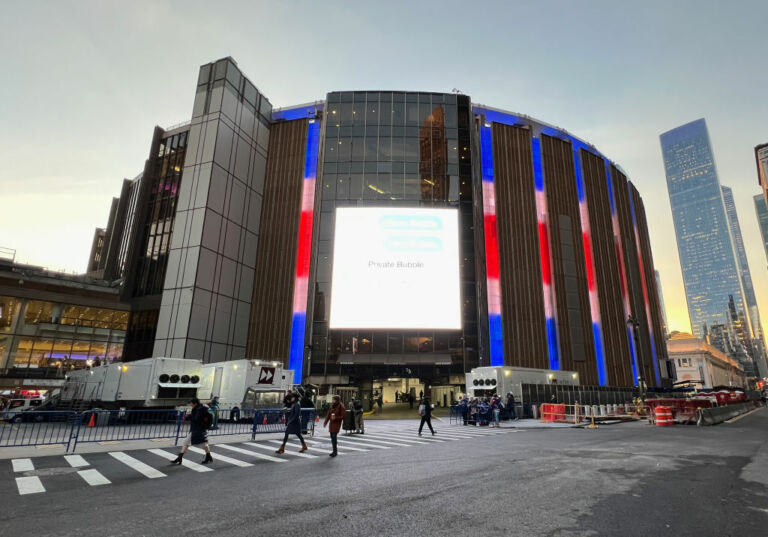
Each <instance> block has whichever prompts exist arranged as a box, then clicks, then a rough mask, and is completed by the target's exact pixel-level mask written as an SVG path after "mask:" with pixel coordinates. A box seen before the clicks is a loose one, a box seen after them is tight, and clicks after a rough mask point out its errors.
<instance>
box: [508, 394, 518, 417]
mask: <svg viewBox="0 0 768 537" xmlns="http://www.w3.org/2000/svg"><path fill="white" fill-rule="evenodd" d="M507 409H508V412H509V419H510V420H517V413H516V412H515V394H513V393H512V392H509V393H508V394H507Z"/></svg>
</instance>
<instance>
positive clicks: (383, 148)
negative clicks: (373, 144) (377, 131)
mask: <svg viewBox="0 0 768 537" xmlns="http://www.w3.org/2000/svg"><path fill="white" fill-rule="evenodd" d="M391 158H392V138H388V137H387V138H383V137H382V138H379V157H378V159H379V160H390V159H391Z"/></svg>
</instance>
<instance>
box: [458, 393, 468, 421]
mask: <svg viewBox="0 0 768 537" xmlns="http://www.w3.org/2000/svg"><path fill="white" fill-rule="evenodd" d="M459 413H460V414H461V419H462V421H463V422H464V425H466V424H467V415H468V414H469V401H467V398H466V396H465V397H462V398H461V400H460V401H459Z"/></svg>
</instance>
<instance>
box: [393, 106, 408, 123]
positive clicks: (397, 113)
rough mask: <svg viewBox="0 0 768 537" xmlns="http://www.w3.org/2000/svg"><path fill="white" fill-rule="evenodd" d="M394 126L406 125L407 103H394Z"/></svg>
mask: <svg viewBox="0 0 768 537" xmlns="http://www.w3.org/2000/svg"><path fill="white" fill-rule="evenodd" d="M392 125H405V103H404V102H399V103H397V102H396V103H392Z"/></svg>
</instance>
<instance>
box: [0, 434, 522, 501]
mask: <svg viewBox="0 0 768 537" xmlns="http://www.w3.org/2000/svg"><path fill="white" fill-rule="evenodd" d="M513 431H514V429H485V428H483V429H480V428H475V427H458V426H452V427H442V428H441V429H440V430H439V431H438V434H437V435H431V434H429V432H426V433H425V434H424V435H423V436H418V435H417V434H416V432H415V431H414V430H413V428H408V429H406V428H405V427H404V426H403V425H402V424H390V425H387V424H382V425H378V424H377V425H374V426H369V427H368V430H367V431H366V432H365V434H364V435H346V434H339V436H338V453H339V455H359V456H365V455H366V454H368V453H371V452H374V451H379V450H390V449H403V448H409V447H414V448H424V447H429V446H436V445H437V444H443V443H446V442H453V441H458V440H469V439H474V438H478V437H492V436H496V435H502V434H507V433H510V432H513ZM323 433H324V432H322V433H319V434H318V435H317V436H314V437H308V438H306V442H307V451H305V452H303V453H301V452H299V448H300V443H299V441H298V440H297V439H296V438H295V437H294V438H292V439H291V440H289V443H288V445H287V446H286V450H285V453H283V454H281V455H277V454H275V450H276V449H277V448H278V447H279V446H280V444H281V441H280V440H272V439H263V440H258V441H253V442H237V443H233V444H216V445H213V446H211V452H212V455H213V461H214V462H213V463H212V464H201V462H199V461H201V460H202V459H201V458H198V456H202V455H204V454H205V452H204V450H202V449H200V448H198V447H194V446H193V447H191V448H190V450H189V453H188V454H187V455H186V456H185V457H184V459H183V460H182V464H181V470H179V469H178V468H179V467H177V466H170V465H169V461H171V460H173V459H174V458H176V455H177V453H178V450H177V448H167V449H161V448H152V449H144V450H133V451H130V453H127V452H124V451H112V452H108V453H92V454H86V455H62V456H51V457H40V458H35V459H32V458H18V459H11V464H10V468H9V467H7V466H6V468H7V470H8V471H9V472H8V473H9V474H10V475H11V478H12V482H15V489H16V491H17V492H18V494H19V495H29V494H40V493H44V492H51V491H56V490H67V489H68V488H71V487H72V486H74V484H75V483H80V485H81V486H82V485H85V486H90V487H103V486H108V485H114V484H116V483H121V482H126V481H135V480H136V479H161V478H165V477H169V476H171V475H175V474H177V473H178V472H186V471H192V472H196V473H206V472H214V471H217V470H223V469H225V468H232V467H234V468H255V467H258V466H260V465H263V464H271V463H285V462H289V461H291V460H293V461H299V460H307V459H315V460H317V459H318V458H319V457H322V456H324V455H327V454H328V453H329V452H330V451H331V439H330V437H329V436H327V433H324V434H323ZM324 458H325V459H327V458H328V457H324ZM1 476H2V472H0V479H2V477H1ZM73 476H77V477H73ZM1 484H2V483H1V482H0V485H1Z"/></svg>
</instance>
